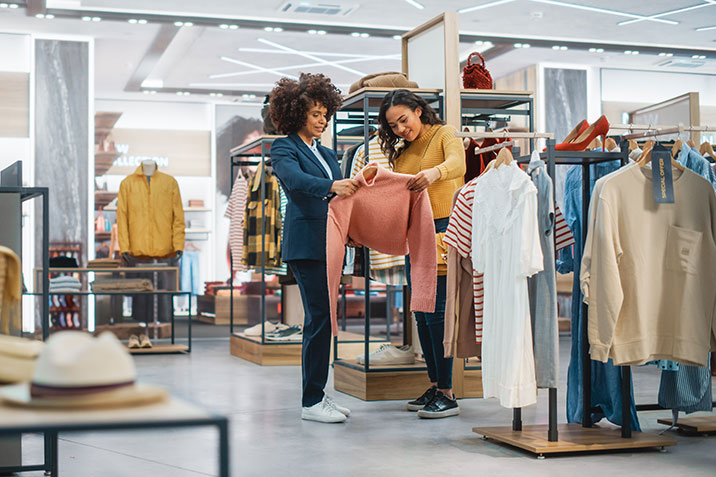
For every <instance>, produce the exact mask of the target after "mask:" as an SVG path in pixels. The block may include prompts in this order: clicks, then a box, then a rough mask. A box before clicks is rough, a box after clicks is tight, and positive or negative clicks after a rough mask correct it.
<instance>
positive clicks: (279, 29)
mask: <svg viewBox="0 0 716 477" xmlns="http://www.w3.org/2000/svg"><path fill="white" fill-rule="evenodd" d="M273 31H277V32H282V31H283V28H281V27H275V28H274V29H273Z"/></svg>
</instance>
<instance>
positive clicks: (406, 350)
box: [357, 344, 415, 366]
mask: <svg viewBox="0 0 716 477" xmlns="http://www.w3.org/2000/svg"><path fill="white" fill-rule="evenodd" d="M368 357H369V358H370V360H369V361H370V364H379V365H383V366H384V365H393V364H413V363H415V353H414V352H413V347H412V346H410V345H405V346H401V347H400V348H398V347H396V346H393V345H392V344H384V345H382V346H381V347H380V348H378V349H377V350H375V351H371V353H370V354H369V355H368ZM357 361H358V364H363V363H364V362H365V359H364V358H363V355H360V356H358V358H357Z"/></svg>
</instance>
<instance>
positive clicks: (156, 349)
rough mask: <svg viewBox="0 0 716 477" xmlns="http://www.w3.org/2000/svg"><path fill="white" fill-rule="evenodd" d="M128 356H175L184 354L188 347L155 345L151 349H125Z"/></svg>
mask: <svg viewBox="0 0 716 477" xmlns="http://www.w3.org/2000/svg"><path fill="white" fill-rule="evenodd" d="M127 350H128V351H129V354H175V353H186V352H188V351H189V347H188V346H186V345H180V344H167V345H162V344H155V345H153V346H152V347H151V348H127Z"/></svg>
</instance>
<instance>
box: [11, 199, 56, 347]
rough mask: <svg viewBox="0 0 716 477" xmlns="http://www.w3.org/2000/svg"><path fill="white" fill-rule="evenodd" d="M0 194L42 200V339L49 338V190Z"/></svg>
mask: <svg viewBox="0 0 716 477" xmlns="http://www.w3.org/2000/svg"><path fill="white" fill-rule="evenodd" d="M0 194H20V201H21V202H25V201H26V200H30V199H35V198H37V197H41V198H42V290H43V295H42V306H41V310H42V312H41V313H42V339H43V340H46V339H47V338H48V337H49V336H50V323H49V322H50V298H49V295H48V293H47V290H48V289H49V288H50V277H49V269H50V189H49V188H47V187H9V186H0Z"/></svg>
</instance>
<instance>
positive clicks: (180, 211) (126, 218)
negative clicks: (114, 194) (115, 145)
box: [117, 165, 184, 258]
mask: <svg viewBox="0 0 716 477" xmlns="http://www.w3.org/2000/svg"><path fill="white" fill-rule="evenodd" d="M117 232H118V234H117V235H118V236H119V249H120V253H124V252H129V254H130V255H132V256H134V257H152V258H166V257H171V256H174V254H175V253H176V252H177V251H180V250H183V249H184V208H183V207H182V201H181V194H180V193H179V185H178V184H177V181H176V179H174V178H173V177H172V176H170V175H168V174H164V173H163V172H159V170H158V169H156V168H155V170H154V174H152V175H151V176H149V180H147V176H145V175H144V173H143V172H142V166H141V165H140V166H139V167H137V169H136V170H135V171H134V173H133V174H131V175H128V176H127V177H125V178H124V180H122V183H121V184H120V185H119V199H118V200H117Z"/></svg>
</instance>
